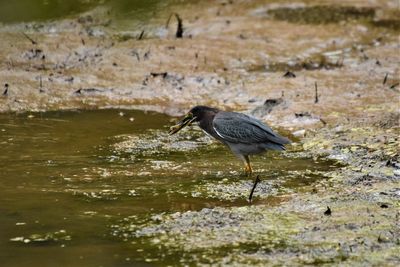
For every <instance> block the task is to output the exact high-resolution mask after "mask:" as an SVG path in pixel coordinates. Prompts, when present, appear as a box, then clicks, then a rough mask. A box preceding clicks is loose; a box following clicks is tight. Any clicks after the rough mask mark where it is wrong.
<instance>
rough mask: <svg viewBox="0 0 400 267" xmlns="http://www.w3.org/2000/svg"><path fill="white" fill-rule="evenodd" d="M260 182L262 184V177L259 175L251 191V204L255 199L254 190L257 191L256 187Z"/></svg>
mask: <svg viewBox="0 0 400 267" xmlns="http://www.w3.org/2000/svg"><path fill="white" fill-rule="evenodd" d="M259 182H261V179H260V175H257V177H256V180H255V181H254V185H253V188H252V189H251V191H250V195H249V202H250V203H251V201H252V199H253V193H254V190H255V189H256V186H257V184H258V183H259Z"/></svg>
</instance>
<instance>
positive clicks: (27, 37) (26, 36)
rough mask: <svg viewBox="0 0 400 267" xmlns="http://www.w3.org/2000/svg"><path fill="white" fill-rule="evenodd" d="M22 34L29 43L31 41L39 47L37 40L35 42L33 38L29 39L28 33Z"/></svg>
mask: <svg viewBox="0 0 400 267" xmlns="http://www.w3.org/2000/svg"><path fill="white" fill-rule="evenodd" d="M22 34H23V35H24V36H25V38H26V39H28V40H29V41H31V43H32V44H33V45H37V42H36V41H35V40H33V39H32V38H31V37H29V36H28V35H27V34H26V33H24V32H22Z"/></svg>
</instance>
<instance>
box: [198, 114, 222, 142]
mask: <svg viewBox="0 0 400 267" xmlns="http://www.w3.org/2000/svg"><path fill="white" fill-rule="evenodd" d="M215 115H216V113H215V112H212V111H207V112H205V113H204V115H203V118H202V119H201V120H200V121H199V127H200V128H201V129H203V130H204V131H205V132H207V133H208V134H210V135H211V136H213V137H214V138H217V139H218V135H217V133H216V132H215V131H214V127H213V120H214V117H215Z"/></svg>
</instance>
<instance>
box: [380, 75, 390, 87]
mask: <svg viewBox="0 0 400 267" xmlns="http://www.w3.org/2000/svg"><path fill="white" fill-rule="evenodd" d="M388 75H389V73H386V75H385V78H383V82H382V84H383V85H385V83H386V81H387V77H388Z"/></svg>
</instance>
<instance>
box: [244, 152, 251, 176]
mask: <svg viewBox="0 0 400 267" xmlns="http://www.w3.org/2000/svg"><path fill="white" fill-rule="evenodd" d="M243 157H244V160H245V167H244V168H245V171H246V173H247V174H248V175H249V176H251V174H252V173H253V169H252V168H251V164H250V158H249V155H244V156H243Z"/></svg>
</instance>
